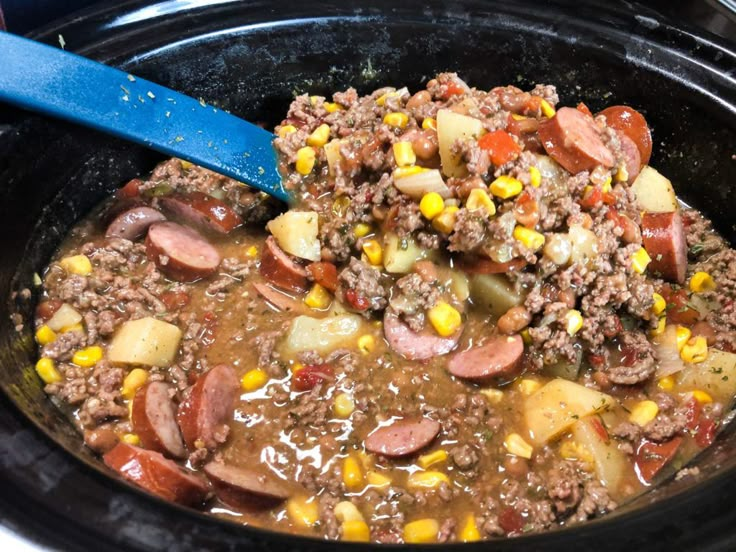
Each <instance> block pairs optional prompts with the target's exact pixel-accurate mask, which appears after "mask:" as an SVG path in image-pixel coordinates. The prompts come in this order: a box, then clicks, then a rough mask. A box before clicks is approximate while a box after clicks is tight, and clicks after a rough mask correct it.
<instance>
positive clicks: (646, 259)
mask: <svg viewBox="0 0 736 552" xmlns="http://www.w3.org/2000/svg"><path fill="white" fill-rule="evenodd" d="M651 262H652V258H651V257H650V256H649V253H647V250H646V249H644V248H643V247H641V248H640V249H639V250H638V251H637V252H636V253H634V254H633V255H631V268H633V269H634V272H637V273H639V274H644V271H645V270H646V269H647V265H648V264H649V263H651Z"/></svg>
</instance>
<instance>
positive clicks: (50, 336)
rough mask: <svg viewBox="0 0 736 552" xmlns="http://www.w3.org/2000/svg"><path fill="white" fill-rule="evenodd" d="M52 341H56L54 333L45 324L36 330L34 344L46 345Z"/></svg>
mask: <svg viewBox="0 0 736 552" xmlns="http://www.w3.org/2000/svg"><path fill="white" fill-rule="evenodd" d="M54 341H56V332H55V331H54V330H52V329H51V328H49V327H48V326H47V325H46V324H44V325H43V326H41V327H40V328H38V329H37V330H36V343H38V344H39V345H48V344H49V343H53V342H54Z"/></svg>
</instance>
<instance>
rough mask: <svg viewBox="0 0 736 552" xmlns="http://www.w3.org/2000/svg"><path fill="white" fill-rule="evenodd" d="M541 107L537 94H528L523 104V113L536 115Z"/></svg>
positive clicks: (540, 99) (540, 100)
mask: <svg viewBox="0 0 736 552" xmlns="http://www.w3.org/2000/svg"><path fill="white" fill-rule="evenodd" d="M541 108H542V98H541V97H539V96H531V95H530V96H529V99H528V100H527V102H526V104H525V105H524V113H526V114H528V115H536V114H537V113H539V110H540V109H541Z"/></svg>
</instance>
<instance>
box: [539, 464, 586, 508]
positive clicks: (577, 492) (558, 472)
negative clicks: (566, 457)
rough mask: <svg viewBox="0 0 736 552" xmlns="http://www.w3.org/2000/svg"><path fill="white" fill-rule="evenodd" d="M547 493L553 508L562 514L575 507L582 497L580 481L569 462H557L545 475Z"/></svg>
mask: <svg viewBox="0 0 736 552" xmlns="http://www.w3.org/2000/svg"><path fill="white" fill-rule="evenodd" d="M547 494H548V495H549V498H550V499H551V500H552V502H553V504H554V507H555V510H556V511H557V512H558V513H560V514H563V513H565V512H567V511H568V510H571V509H573V508H575V507H576V506H577V505H578V504H579V503H580V499H581V498H582V482H581V480H580V476H579V475H578V473H577V471H576V469H575V466H574V465H573V464H572V463H571V462H566V461H565V462H558V463H556V464H555V466H554V467H553V468H552V469H551V470H550V471H549V473H548V476H547Z"/></svg>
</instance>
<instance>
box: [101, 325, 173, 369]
mask: <svg viewBox="0 0 736 552" xmlns="http://www.w3.org/2000/svg"><path fill="white" fill-rule="evenodd" d="M180 340H181V330H180V329H179V328H177V327H176V326H174V325H173V324H169V323H168V322H163V321H161V320H157V319H155V318H153V317H150V316H149V317H147V318H140V319H138V320H131V321H130V322H126V323H125V324H123V325H122V326H121V327H120V329H119V330H118V331H117V332H116V333H115V336H114V337H113V338H112V342H111V343H110V348H109V349H108V351H107V358H109V359H110V362H113V363H116V364H140V365H143V366H168V365H170V364H171V363H172V362H173V361H174V357H175V356H176V353H177V351H178V350H179V341H180Z"/></svg>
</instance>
